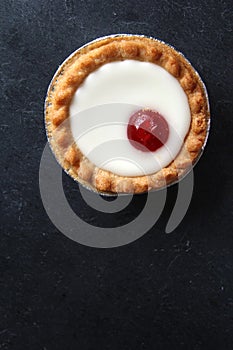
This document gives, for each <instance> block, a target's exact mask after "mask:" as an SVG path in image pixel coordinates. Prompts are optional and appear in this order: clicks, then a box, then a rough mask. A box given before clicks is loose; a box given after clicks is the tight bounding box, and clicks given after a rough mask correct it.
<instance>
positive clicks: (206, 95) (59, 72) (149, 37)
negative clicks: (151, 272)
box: [44, 33, 210, 197]
mask: <svg viewBox="0 0 233 350" xmlns="http://www.w3.org/2000/svg"><path fill="white" fill-rule="evenodd" d="M116 37H140V38H147V39H152V40H155V41H158V42H160V43H162V44H165V45H167V46H169V47H170V48H172V49H173V50H175V51H176V52H177V53H178V54H179V55H181V56H182V57H183V58H184V59H185V60H186V61H187V62H188V63H189V64H190V66H191V67H192V68H193V70H194V72H195V74H196V76H197V77H198V80H199V81H200V83H201V84H202V88H203V91H204V93H205V98H206V102H207V108H208V116H209V117H208V124H207V129H206V137H205V141H204V143H203V145H202V149H201V152H200V153H199V155H198V157H197V158H196V160H195V162H194V163H193V164H192V166H191V167H190V168H189V169H188V170H187V171H186V172H185V173H184V174H182V176H180V177H179V178H178V179H177V180H176V181H174V182H172V183H170V184H168V185H166V186H163V187H161V188H158V189H152V190H150V192H157V191H161V190H163V189H164V188H169V187H171V186H173V185H176V184H177V183H179V182H180V181H182V179H184V178H185V177H186V176H187V175H188V174H189V173H190V171H191V170H192V169H193V168H194V167H195V165H196V164H197V163H198V161H199V160H200V158H201V156H202V154H203V152H204V149H205V147H206V144H207V140H208V137H209V132H210V103H209V96H208V92H207V88H206V85H205V83H204V82H203V80H202V78H201V77H200V74H199V73H198V72H197V70H196V69H195V68H194V67H193V65H192V63H191V62H190V61H189V60H188V59H187V58H186V56H185V55H184V54H183V53H182V52H180V51H179V50H177V49H176V48H175V47H174V46H172V45H171V44H168V43H166V42H165V41H163V40H161V39H157V38H154V37H153V36H148V35H143V34H125V33H124V34H110V35H105V36H102V37H99V38H96V39H94V40H91V41H89V42H88V43H86V44H84V45H82V46H80V47H79V48H78V49H76V50H75V51H73V52H72V53H71V54H70V55H69V56H68V57H67V58H66V59H65V60H64V61H63V62H62V63H61V64H60V65H59V67H58V69H57V70H56V71H55V73H54V75H53V77H52V79H51V81H50V83H49V86H48V89H47V92H46V97H45V102H44V124H45V131H46V136H47V140H48V143H49V146H50V149H51V151H52V153H53V154H54V156H55V158H56V160H57V162H58V163H59V165H60V166H61V167H62V169H63V170H64V172H65V173H66V174H67V175H69V176H70V177H71V178H72V179H73V180H74V181H75V182H77V183H79V184H81V185H82V186H83V187H84V188H86V189H88V190H89V191H91V192H93V193H96V194H99V195H101V196H106V197H117V196H127V195H132V193H112V192H102V191H97V190H95V189H94V188H93V187H92V186H90V185H89V186H88V184H87V183H86V182H84V181H82V180H80V179H75V178H73V177H72V176H71V174H70V173H69V172H68V171H67V170H66V169H64V168H63V166H62V165H61V164H60V162H59V160H58V159H57V157H56V155H55V153H54V152H53V148H52V145H51V141H50V137H49V134H48V129H47V123H46V106H47V98H48V95H49V92H50V90H51V88H52V86H53V84H54V81H55V80H56V78H57V77H58V76H59V75H60V74H61V71H62V68H63V66H64V65H65V64H66V63H67V62H68V61H69V60H70V59H71V58H72V57H73V56H74V55H76V54H77V52H79V51H81V50H82V49H83V48H85V47H87V46H89V45H91V44H94V43H96V42H98V41H101V40H104V39H108V38H116ZM145 193H148V191H146V192H143V193H137V194H136V195H142V194H145ZM134 195H135V194H134Z"/></svg>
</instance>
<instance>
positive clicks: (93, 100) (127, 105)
mask: <svg viewBox="0 0 233 350" xmlns="http://www.w3.org/2000/svg"><path fill="white" fill-rule="evenodd" d="M209 120H210V115H209V104H208V97H207V93H206V89H205V86H204V84H203V82H202V80H201V79H200V77H199V75H198V74H197V72H196V71H195V70H194V68H193V67H192V65H191V64H190V63H189V62H188V61H187V59H186V58H185V57H184V56H183V55H182V54H181V53H179V52H178V51H176V50H175V49H174V48H173V47H171V46H169V45H167V44H165V43H164V42H162V41H160V40H157V39H154V38H150V37H145V36H140V35H127V34H125V35H123V34H119V35H111V36H107V37H103V38H100V39H97V40H95V41H92V42H90V43H88V44H87V45H85V46H83V47H81V48H80V49H78V50H77V51H75V52H74V53H73V54H72V55H71V56H69V57H68V58H67V59H66V60H65V61H64V63H63V64H62V65H61V66H60V67H59V69H58V71H57V72H56V73H55V76H54V78H53V79H52V82H51V84H50V86H49V89H48V93H47V97H46V102H45V124H46V131H47V136H48V140H49V143H50V145H51V148H52V151H53V152H54V154H55V156H56V158H57V160H58V162H59V163H60V164H61V166H62V167H63V169H64V170H65V171H66V172H67V173H68V174H69V175H70V176H71V177H72V178H73V179H74V180H77V181H78V182H80V183H81V184H83V185H84V186H86V187H88V188H89V189H91V190H94V191H97V192H100V193H143V192H147V191H149V190H156V189H161V188H163V187H165V186H168V185H170V184H172V183H175V182H177V181H178V180H180V179H181V178H182V177H184V175H185V174H187V173H188V171H189V170H190V169H191V168H192V166H193V165H194V164H195V163H196V162H197V160H198V159H199V157H200V155H201V153H202V150H203V148H204V146H205V143H206V139H207V136H208V129H209Z"/></svg>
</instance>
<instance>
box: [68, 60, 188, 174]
mask: <svg viewBox="0 0 233 350" xmlns="http://www.w3.org/2000/svg"><path fill="white" fill-rule="evenodd" d="M144 108H149V109H152V110H154V111H157V112H159V113H160V114H161V115H162V116H163V117H164V118H165V119H166V120H167V122H168V125H169V137H168V140H167V142H166V144H165V145H164V146H162V147H161V148H159V149H158V150H157V151H155V152H142V151H140V150H138V149H136V148H135V147H133V146H132V145H131V144H130V142H129V140H128V138H127V125H128V121H129V118H130V116H131V115H132V114H133V113H135V112H136V111H138V110H139V109H144ZM190 120H191V116H190V109H189V104H188V99H187V96H186V95H185V93H184V91H183V89H182V87H181V86H180V84H179V82H178V80H177V79H175V78H174V77H173V76H172V75H171V74H170V73H168V72H167V71H166V70H165V69H164V68H161V67H160V66H158V65H155V64H153V63H149V62H140V61H134V60H125V61H121V62H112V63H107V64H105V65H103V66H102V67H101V68H99V69H97V70H96V71H95V72H93V73H91V74H90V75H89V76H88V77H87V78H86V79H85V81H84V83H83V84H82V85H81V86H80V87H79V89H78V90H77V91H76V93H75V95H74V98H73V100H72V103H71V106H70V125H71V130H72V134H73V137H74V139H75V141H76V143H77V145H78V147H79V148H80V150H81V151H82V153H83V154H84V155H85V156H86V157H87V158H89V159H90V161H91V162H92V163H94V164H95V165H96V166H98V167H99V168H102V169H105V170H109V171H111V172H113V173H115V174H118V175H122V176H140V175H147V174H152V173H155V172H157V171H159V170H160V169H162V168H163V167H165V166H167V165H168V164H169V163H170V162H171V161H172V160H173V159H174V158H175V157H176V156H177V154H178V152H179V150H180V148H181V146H182V144H183V141H184V138H185V136H186V134H187V132H188V130H189V126H190Z"/></svg>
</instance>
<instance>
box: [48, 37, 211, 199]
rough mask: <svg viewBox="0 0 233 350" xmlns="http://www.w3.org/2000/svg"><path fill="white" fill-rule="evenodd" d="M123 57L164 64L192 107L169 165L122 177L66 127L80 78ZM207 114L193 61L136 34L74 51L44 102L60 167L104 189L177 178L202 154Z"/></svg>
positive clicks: (133, 188) (136, 189) (135, 189)
mask: <svg viewBox="0 0 233 350" xmlns="http://www.w3.org/2000/svg"><path fill="white" fill-rule="evenodd" d="M126 59H134V60H139V61H147V62H152V63H155V64H157V65H160V66H161V67H163V68H165V69H166V70H167V71H168V72H169V73H170V74H172V75H173V76H174V77H175V78H176V79H177V80H178V81H179V83H180V85H181V86H182V88H183V90H184V91H185V93H186V95H187V98H188V102H189V106H190V111H191V125H190V129H189V132H188V134H187V135H186V138H185V140H184V144H183V146H182V148H181V150H180V152H179V154H178V156H177V157H176V159H174V160H173V161H172V162H171V163H170V164H169V165H168V166H167V167H165V168H163V169H162V170H160V171H158V172H157V173H155V174H152V175H148V176H137V177H123V176H118V175H116V174H113V173H111V172H109V171H106V170H103V169H99V168H98V167H96V166H95V165H94V164H92V163H91V162H90V161H89V160H88V159H87V158H86V157H85V156H84V155H83V154H82V152H81V151H80V150H79V149H78V147H77V144H76V143H75V142H74V140H73V138H72V134H71V130H70V125H69V106H70V102H71V100H72V98H73V96H74V94H75V91H76V90H77V89H78V87H79V86H80V84H82V82H83V81H84V79H85V78H86V77H87V76H88V75H89V74H90V73H91V72H93V71H94V70H96V69H97V68H99V67H100V66H102V65H103V64H106V63H109V62H113V61H121V60H126ZM209 118H210V115H209V106H208V100H207V95H206V91H205V87H204V85H203V83H202V81H201V80H200V77H199V76H198V75H197V73H196V72H195V70H194V68H193V67H192V66H191V64H190V63H189V62H188V61H187V60H186V59H185V58H184V56H183V55H182V54H180V53H179V52H177V51H176V50H175V49H174V48H172V47H170V46H168V45H166V44H165V43H163V42H161V41H158V40H156V39H152V38H147V37H144V36H137V35H128V36H127V35H125V36H124V35H119V36H109V37H105V38H101V39H100V40H97V41H94V42H92V43H90V44H88V45H86V46H84V47H82V48H81V49H79V50H78V51H76V52H75V53H74V54H73V55H71V56H70V57H69V58H68V59H67V60H66V61H65V62H64V63H63V64H62V66H61V67H60V68H59V70H58V71H57V73H56V75H55V77H54V78H53V80H52V83H51V84H50V87H49V89H48V93H47V98H46V104H45V123H46V130H47V135H48V139H49V141H50V145H51V147H52V150H53V152H54V153H55V156H56V158H57V160H58V161H59V163H60V164H61V166H62V167H63V168H64V169H65V171H66V172H68V173H69V174H70V175H71V176H72V177H73V178H74V179H75V180H77V181H79V182H81V183H82V184H84V185H86V186H87V187H90V188H92V189H93V190H95V191H99V192H108V193H111V192H112V193H116V192H117V193H142V192H146V191H149V190H151V189H160V188H162V187H165V186H166V185H168V184H171V183H174V182H176V181H177V180H178V179H179V178H180V177H182V176H184V175H185V174H186V173H187V172H188V170H189V169H190V167H191V166H192V165H193V164H194V163H195V161H196V160H197V159H198V157H199V155H200V154H201V152H202V149H203V147H204V144H205V141H206V137H207V133H208V126H209Z"/></svg>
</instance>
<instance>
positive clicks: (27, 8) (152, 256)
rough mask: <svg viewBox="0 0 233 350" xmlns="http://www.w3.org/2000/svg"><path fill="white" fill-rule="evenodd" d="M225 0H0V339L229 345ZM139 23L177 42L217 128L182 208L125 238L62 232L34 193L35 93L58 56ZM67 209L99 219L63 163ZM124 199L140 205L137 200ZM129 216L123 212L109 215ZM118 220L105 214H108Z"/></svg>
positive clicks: (12, 345) (232, 279) (39, 108)
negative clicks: (83, 241)
mask: <svg viewBox="0 0 233 350" xmlns="http://www.w3.org/2000/svg"><path fill="white" fill-rule="evenodd" d="M231 6H232V2H231V1H230V0H225V1H222V0H220V1H215V0H209V1H203V0H202V1H201V0H197V1H191V0H187V1H185V2H181V1H179V0H176V1H167V0H166V1H158V0H156V1H152V0H151V1H137V2H136V1H135V2H134V1H132V0H131V1H123V0H118V1H115V0H109V1H107V0H106V1H100V0H96V1H90V0H85V1H84V0H79V1H74V0H66V1H62V0H58V1H57V0H56V1H55V0H53V1H52V0H33V1H29V0H21V1H20V0H11V1H10V0H2V1H1V19H0V23H1V40H2V43H1V46H0V49H1V104H0V108H1V124H0V128H1V165H2V167H1V168H2V170H1V235H0V349H4V350H5V349H13V350H15V349H17V350H21V349H23V350H25V349H30V350H37V349H38V350H56V349H59V350H69V349H72V350H73V349H81V350H82V349H85V350H86V349H89V350H92V349H114V350H115V349H117V350H118V349H120V350H130V349H133V350H137V349H147V350H151V349H163V350H164V349H165V350H167V349H195V350H196V349H224V350H226V349H232V346H233V345H232V343H233V232H232V212H233V211H232V196H231V195H232V137H231V135H232V127H233V120H232V110H233V106H232V92H233V91H232V69H233V67H232V49H233V44H232V22H233V18H232V9H231ZM121 32H124V33H139V34H146V35H152V36H154V37H157V38H160V39H162V40H164V41H166V42H168V43H170V44H172V45H174V46H175V47H176V48H177V49H179V50H180V51H182V52H183V53H184V54H185V55H186V56H187V57H188V58H189V60H190V61H191V62H192V63H193V65H194V67H195V68H196V69H197V70H198V71H199V73H200V74H201V76H202V78H203V80H204V81H205V83H206V85H207V88H208V91H209V95H210V102H211V110H212V128H211V133H210V138H209V142H208V145H207V148H206V150H205V153H204V155H203V157H202V159H201V160H200V162H199V163H198V165H197V166H196V168H195V189H194V194H193V199H192V202H191V205H190V208H189V210H188V213H187V215H186V217H185V219H184V220H183V222H182V223H181V225H180V226H179V227H178V228H177V229H176V230H175V231H174V232H173V233H171V234H165V232H164V229H165V226H166V223H167V221H168V218H169V215H170V213H171V210H172V207H173V205H174V202H175V198H176V193H177V188H176V186H174V187H172V188H171V189H170V190H169V193H168V201H167V204H166V207H165V209H164V211H163V214H162V216H161V217H160V219H159V221H158V222H157V224H156V225H155V226H154V227H153V229H151V230H150V232H149V233H147V234H146V235H145V236H144V237H143V238H141V239H139V240H138V241H136V242H134V243H132V244H130V245H128V246H124V247H120V248H115V249H95V248H90V247H85V246H82V245H79V244H77V243H75V242H73V241H71V240H69V239H68V238H66V237H65V236H64V235H62V234H61V233H60V232H59V231H58V230H57V229H56V228H55V227H54V226H53V224H52V223H51V222H50V220H49V218H48V216H47V214H46V212H45V210H44V208H43V205H42V203H41V198H40V194H39V186H38V169H39V163H40V158H41V154H42V150H43V148H44V146H45V144H46V135H45V131H44V124H43V102H44V97H45V94H46V89H47V86H48V84H49V82H50V80H51V77H52V75H53V74H54V72H55V70H56V69H57V67H58V65H59V64H60V63H61V62H62V61H63V60H64V59H65V58H66V57H67V56H68V55H69V54H70V53H71V52H72V51H74V50H75V49H76V48H78V47H79V46H80V45H82V44H84V43H86V42H88V41H90V40H92V39H94V38H96V37H98V36H102V35H106V34H112V33H121ZM64 187H65V191H66V195H67V198H68V200H69V201H70V203H71V205H72V207H73V208H74V210H76V211H77V212H78V213H79V215H80V216H82V217H83V218H84V219H86V220H90V217H91V220H92V223H94V224H96V225H100V226H101V225H103V224H106V225H108V224H110V222H112V221H111V220H113V219H112V218H110V217H109V216H108V215H106V217H104V216H100V215H99V214H98V213H97V212H94V211H92V210H89V209H88V208H85V207H84V208H85V210H84V209H83V205H82V203H83V202H82V198H81V196H80V194H79V191H78V187H77V185H76V184H75V183H74V182H73V181H72V180H71V179H70V178H68V176H66V175H64ZM144 200H145V198H144V196H139V197H137V198H136V199H135V200H134V201H133V205H131V207H130V208H131V209H130V211H128V214H129V212H130V215H131V216H132V217H133V215H136V214H137V213H138V211H140V209H141V207H142V206H143V203H144ZM120 219H122V220H123V221H124V212H123V213H121V215H120V217H119V216H117V217H114V220H115V223H116V222H117V220H120ZM114 220H113V221H114Z"/></svg>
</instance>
